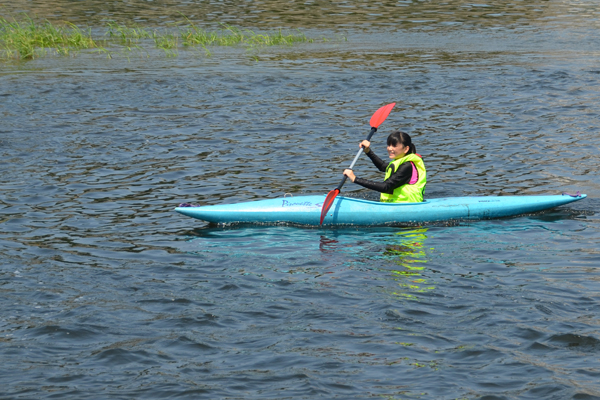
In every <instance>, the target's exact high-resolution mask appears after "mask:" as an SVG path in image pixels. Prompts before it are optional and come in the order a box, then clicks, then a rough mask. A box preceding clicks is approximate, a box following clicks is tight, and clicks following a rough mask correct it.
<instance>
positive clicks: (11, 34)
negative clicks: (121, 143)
mask: <svg viewBox="0 0 600 400" xmlns="http://www.w3.org/2000/svg"><path fill="white" fill-rule="evenodd" d="M303 42H304V43H312V42H314V40H313V39H309V38H307V37H306V36H305V35H304V34H302V33H300V32H296V33H290V34H284V33H283V32H282V31H281V30H279V31H277V32H275V33H272V34H266V33H255V32H253V31H251V30H247V29H240V28H236V27H233V26H230V25H226V24H222V28H221V29H220V30H217V31H207V30H204V29H202V28H200V27H198V26H196V25H194V24H193V23H192V22H191V21H189V20H188V19H187V18H186V19H185V22H184V24H179V25H178V26H173V27H171V28H163V29H148V28H143V27H139V26H131V25H126V24H119V23H117V22H114V21H109V22H107V24H106V32H105V33H104V35H101V36H100V37H93V35H92V31H91V29H89V28H88V29H87V30H83V29H81V28H79V27H77V26H75V25H73V24H70V23H64V24H53V23H51V22H49V21H47V20H44V21H40V22H36V21H34V20H33V19H32V18H30V17H28V16H22V17H21V18H20V19H17V18H13V19H12V20H8V19H5V18H0V59H3V60H10V59H20V60H30V59H34V58H37V57H41V56H45V55H47V54H48V52H54V53H56V54H58V55H71V54H74V53H76V52H77V51H80V50H85V49H94V50H95V51H98V52H103V53H105V54H107V55H108V56H109V57H111V51H113V50H115V49H118V50H121V51H123V50H124V51H133V50H136V49H137V50H143V51H146V54H149V53H148V51H147V47H148V46H150V47H153V48H156V49H161V50H163V51H164V52H165V53H166V54H167V55H168V56H176V55H177V54H178V50H179V49H180V48H202V49H203V50H204V52H205V54H206V55H210V54H211V53H210V50H209V47H214V46H241V47H245V48H248V49H255V48H258V47H262V46H291V45H293V44H296V43H303Z"/></svg>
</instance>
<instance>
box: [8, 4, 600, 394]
mask: <svg viewBox="0 0 600 400" xmlns="http://www.w3.org/2000/svg"><path fill="white" fill-rule="evenodd" d="M13 3H14V4H11V5H10V6H4V8H3V9H0V10H2V12H4V13H12V14H16V13H18V12H27V13H29V14H36V15H38V16H40V17H43V18H48V19H50V20H52V21H59V20H66V21H70V22H73V23H75V24H79V25H85V24H87V25H89V26H91V27H94V28H97V27H101V26H102V23H103V21H105V20H106V19H115V20H119V21H135V22H138V23H140V24H144V26H158V27H161V26H168V25H169V23H171V22H173V21H175V20H177V19H178V18H180V17H179V16H180V15H181V14H184V15H186V16H188V17H189V18H190V20H192V21H194V22H195V23H198V24H200V25H205V26H207V27H211V26H216V24H217V23H219V22H226V23H230V24H237V25H238V26H242V27H245V28H249V29H256V30H259V31H260V30H266V31H268V30H270V29H278V28H284V29H295V28H299V29H301V30H302V32H304V33H306V34H307V35H308V36H310V37H314V38H318V39H319V40H317V41H315V42H314V43H307V44H300V45H296V46H293V47H274V48H273V47H269V48H261V49H250V50H248V49H244V48H215V49H211V52H212V56H211V57H207V56H206V55H205V54H204V53H202V52H198V51H195V50H185V49H182V50H180V51H179V55H178V56H177V57H167V56H165V54H164V53H161V52H160V51H158V50H157V51H156V52H153V51H150V53H149V54H147V53H136V52H133V53H126V52H121V51H119V50H116V51H114V56H113V58H112V59H107V58H106V57H105V56H104V55H102V54H97V53H93V52H82V53H79V54H77V55H76V56H74V57H69V58H64V57H57V56H53V55H51V54H50V55H49V56H48V57H45V58H39V59H36V60H33V61H29V62H7V63H3V64H1V65H0V154H1V158H0V257H1V259H2V262H1V264H0V265H1V267H0V305H1V309H2V311H1V312H0V359H1V360H2V363H1V366H0V398H3V399H5V398H6V399H40V398H61V399H64V398H72V399H84V398H123V399H130V398H144V399H151V398H206V399H214V398H232V399H234V398H236V399H238V398H239V399H241V398H244V399H246V398H249V399H286V398H318V397H321V398H340V399H355V398H383V399H432V398H435V399H483V398H485V399H517V398H518V399H541V398H544V399H598V398H600V383H599V382H600V361H599V355H600V332H599V329H600V320H599V317H598V311H599V309H600V308H599V306H600V296H599V294H598V293H600V276H599V274H598V264H597V263H598V262H600V256H599V250H598V249H599V244H600V221H599V218H598V216H597V214H598V211H600V202H599V201H598V197H599V196H600V178H598V169H599V167H600V162H599V157H598V155H599V145H600V138H599V135H598V131H597V127H598V126H600V117H599V112H598V104H599V100H600V92H599V90H600V63H599V61H598V55H599V54H600V39H599V37H598V35H597V28H598V24H599V19H598V16H599V15H600V5H598V4H597V2H595V1H591V0H589V1H586V0H580V1H575V0H574V1H559V0H549V1H524V0H523V1H518V0H515V1H508V2H506V1H492V0H489V1H482V2H480V3H469V2H465V1H457V0H449V1H447V2H429V1H410V0H409V1H397V2H388V1H385V2H359V1H344V2H342V1H338V2H333V1H307V2H303V3H302V2H293V3H288V2H281V1H275V0H271V1H261V2H241V1H229V2H220V1H219V2H217V1H209V2H201V3H200V2H197V3H196V2H189V1H187V2H183V1H182V2H176V1H161V2H158V1H127V2H110V3H106V2H92V1H89V2H87V1H86V2H66V1H61V2H40V1H28V2H25V1H22V2H19V1H15V2H13ZM179 13H181V14H179ZM322 38H326V39H327V40H322ZM390 102H397V106H396V108H395V109H394V110H393V111H392V113H391V114H390V116H389V117H388V119H387V120H386V121H385V123H384V124H382V126H381V127H380V130H379V131H378V132H377V134H376V136H375V137H374V138H373V140H372V143H373V149H374V150H375V151H376V152H377V153H379V154H382V155H383V154H385V137H386V136H387V134H388V133H389V132H391V131H392V130H394V129H399V128H400V129H403V130H406V131H407V132H409V133H410V134H411V135H412V137H413V140H414V142H415V143H416V145H417V150H418V152H419V153H420V154H422V155H423V157H424V159H425V162H426V165H427V168H428V178H429V179H428V180H429V182H428V186H427V192H426V196H427V197H430V198H433V197H446V196H468V195H509V194H519V195H530V194H560V193H562V192H571V193H574V192H576V191H581V192H582V193H587V194H588V196H589V197H588V198H587V199H585V200H583V201H580V202H577V203H573V204H572V205H569V206H565V207H561V208H558V209H555V210H551V211H548V212H544V213H539V214H535V215H526V216H521V217H516V218H510V219H502V220H490V221H479V222H463V223H459V224H452V225H450V226H446V225H444V224H438V225H431V226H422V227H415V226H412V227H402V226H399V227H386V228H375V227H371V228H344V229H308V228H300V227H291V226H272V227H268V226H229V227H219V226H211V225H208V224H205V223H203V222H201V221H198V220H193V219H190V218H186V217H183V216H181V215H179V214H176V213H175V212H174V211H173V208H174V207H175V206H176V205H177V204H179V203H182V202H191V203H199V204H220V203H234V202H239V201H247V200H254V199H264V198H272V197H278V196H282V195H283V194H284V193H292V194H294V195H302V194H325V193H327V192H328V191H329V190H331V189H333V188H334V187H335V186H336V185H337V184H338V182H339V180H340V178H341V171H342V170H343V168H345V167H346V166H347V165H349V163H350V162H351V160H352V157H353V156H354V155H355V154H356V151H357V144H358V142H360V141H361V140H362V139H363V138H364V137H366V135H367V134H368V131H369V126H368V121H369V118H370V116H371V115H372V114H373V113H374V112H375V111H376V110H377V109H378V108H379V107H381V106H382V105H384V104H387V103H390ZM355 171H356V173H357V175H358V176H362V177H366V178H371V179H381V176H380V175H378V174H377V173H376V171H375V170H374V168H373V167H372V165H370V164H369V162H368V159H367V158H366V157H362V158H361V160H360V161H359V162H358V163H357V165H356V167H355ZM343 193H345V194H347V195H354V196H361V197H367V198H372V197H374V195H373V194H372V193H369V192H368V191H366V190H364V189H361V188H360V187H358V186H356V185H353V184H352V183H346V185H345V186H344V189H343Z"/></svg>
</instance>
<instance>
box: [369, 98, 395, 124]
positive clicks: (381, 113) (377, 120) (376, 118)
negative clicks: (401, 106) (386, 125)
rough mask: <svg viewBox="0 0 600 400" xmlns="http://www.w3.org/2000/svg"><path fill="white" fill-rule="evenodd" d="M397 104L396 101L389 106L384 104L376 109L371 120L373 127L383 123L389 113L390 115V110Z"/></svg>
mask: <svg viewBox="0 0 600 400" xmlns="http://www.w3.org/2000/svg"><path fill="white" fill-rule="evenodd" d="M395 105H396V103H390V104H388V105H387V106H383V107H381V108H380V109H379V110H377V111H375V114H373V116H372V117H371V121H370V122H369V123H370V124H371V128H379V125H381V123H382V122H383V121H385V119H386V118H387V117H388V115H390V112H391V111H392V108H394V106H395Z"/></svg>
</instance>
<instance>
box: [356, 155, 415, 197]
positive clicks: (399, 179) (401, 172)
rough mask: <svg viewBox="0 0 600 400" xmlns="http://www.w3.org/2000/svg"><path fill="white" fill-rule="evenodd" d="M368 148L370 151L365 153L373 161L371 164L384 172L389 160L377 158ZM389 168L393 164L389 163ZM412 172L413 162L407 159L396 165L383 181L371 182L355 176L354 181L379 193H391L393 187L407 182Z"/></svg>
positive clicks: (395, 187)
mask: <svg viewBox="0 0 600 400" xmlns="http://www.w3.org/2000/svg"><path fill="white" fill-rule="evenodd" d="M369 150H370V151H369V152H368V153H365V154H366V155H367V156H368V157H369V158H370V159H371V161H372V162H373V165H375V167H377V169H378V170H380V171H382V172H385V171H386V169H387V167H388V165H389V162H387V161H383V160H382V159H381V158H379V157H378V156H377V155H376V154H375V153H374V152H373V150H371V149H369ZM390 168H395V166H394V165H391V166H390ZM412 173H413V162H412V161H409V162H405V163H403V164H400V167H398V170H397V171H392V174H391V175H390V177H389V178H387V179H386V180H385V181H383V182H373V181H370V180H368V179H362V178H359V177H356V179H355V180H354V183H356V184H359V185H360V186H363V187H366V188H367V189H372V190H376V191H378V192H381V193H387V194H392V193H394V189H397V188H399V187H400V186H402V185H406V184H407V183H408V182H410V179H411V178H412Z"/></svg>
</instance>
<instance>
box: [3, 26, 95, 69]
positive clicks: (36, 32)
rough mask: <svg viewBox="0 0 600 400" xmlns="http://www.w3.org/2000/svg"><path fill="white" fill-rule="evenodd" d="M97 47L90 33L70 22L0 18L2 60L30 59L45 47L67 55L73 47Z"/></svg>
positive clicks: (43, 53) (42, 52) (41, 52)
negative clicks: (56, 23)
mask: <svg viewBox="0 0 600 400" xmlns="http://www.w3.org/2000/svg"><path fill="white" fill-rule="evenodd" d="M97 48H99V46H98V44H97V43H96V41H95V40H94V39H93V38H92V34H91V32H90V31H89V30H88V31H84V30H82V29H80V28H78V27H77V26H75V25H73V24H68V23H67V24H64V25H53V24H51V23H50V22H48V21H43V22H41V23H36V22H35V21H33V20H32V19H31V18H29V17H23V18H22V19H21V20H17V19H13V20H12V21H9V20H7V19H4V18H0V52H1V53H0V56H1V57H2V58H5V59H10V58H19V59H25V60H27V59H32V58H36V57H39V56H41V55H45V54H46V53H47V51H48V49H52V50H54V51H55V52H56V53H57V54H62V55H69V54H70V53H71V52H72V51H73V50H81V49H97Z"/></svg>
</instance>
